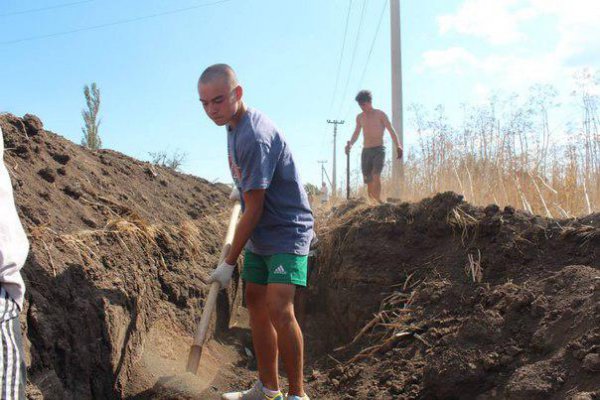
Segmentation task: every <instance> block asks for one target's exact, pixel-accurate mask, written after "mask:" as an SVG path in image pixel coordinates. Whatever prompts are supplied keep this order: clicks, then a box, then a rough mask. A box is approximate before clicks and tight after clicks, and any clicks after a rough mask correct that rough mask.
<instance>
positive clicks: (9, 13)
mask: <svg viewBox="0 0 600 400" xmlns="http://www.w3.org/2000/svg"><path fill="white" fill-rule="evenodd" d="M92 1H94V0H84V1H74V2H71V3H63V4H57V5H54V6H48V7H41V8H30V9H29V10H23V11H13V12H8V13H4V14H0V17H11V16H13V15H23V14H31V13H36V12H41V11H48V10H56V9H57V8H65V7H70V6H76V5H78V4H84V3H91V2H92Z"/></svg>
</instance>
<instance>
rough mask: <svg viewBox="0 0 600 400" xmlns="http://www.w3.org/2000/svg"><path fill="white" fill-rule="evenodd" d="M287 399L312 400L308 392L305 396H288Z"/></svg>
mask: <svg viewBox="0 0 600 400" xmlns="http://www.w3.org/2000/svg"><path fill="white" fill-rule="evenodd" d="M287 400H310V398H309V397H308V395H307V394H306V393H304V396H302V397H300V396H293V395H292V396H288V397H287Z"/></svg>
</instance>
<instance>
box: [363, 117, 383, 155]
mask: <svg viewBox="0 0 600 400" xmlns="http://www.w3.org/2000/svg"><path fill="white" fill-rule="evenodd" d="M385 119H386V116H385V113H384V112H383V111H381V110H377V109H372V110H370V111H363V112H362V113H360V114H359V115H358V123H359V124H360V127H361V128H362V131H363V148H369V147H378V146H383V131H384V129H385Z"/></svg>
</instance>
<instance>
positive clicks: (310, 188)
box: [304, 183, 321, 197]
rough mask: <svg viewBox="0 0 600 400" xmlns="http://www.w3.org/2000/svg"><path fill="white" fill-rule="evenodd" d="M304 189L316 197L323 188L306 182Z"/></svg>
mask: <svg viewBox="0 0 600 400" xmlns="http://www.w3.org/2000/svg"><path fill="white" fill-rule="evenodd" d="M304 190H305V191H306V194H308V195H309V196H310V197H316V196H318V195H319V194H321V190H320V189H319V188H318V187H316V186H315V185H313V184H312V183H305V184H304Z"/></svg>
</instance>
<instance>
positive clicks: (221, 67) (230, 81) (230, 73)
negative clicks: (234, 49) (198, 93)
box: [198, 64, 239, 88]
mask: <svg viewBox="0 0 600 400" xmlns="http://www.w3.org/2000/svg"><path fill="white" fill-rule="evenodd" d="M217 82H219V83H220V82H224V83H226V84H227V86H229V87H231V88H234V87H236V86H238V85H239V83H238V80H237V76H236V75H235V71H234V70H233V68H231V67H230V66H229V65H227V64H215V65H211V66H210V67H208V68H206V69H205V70H204V72H203V73H202V75H200V79H199V80H198V85H200V84H208V83H217Z"/></svg>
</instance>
